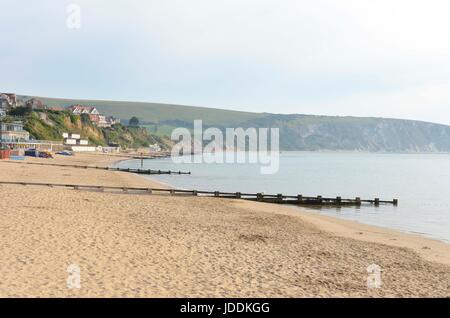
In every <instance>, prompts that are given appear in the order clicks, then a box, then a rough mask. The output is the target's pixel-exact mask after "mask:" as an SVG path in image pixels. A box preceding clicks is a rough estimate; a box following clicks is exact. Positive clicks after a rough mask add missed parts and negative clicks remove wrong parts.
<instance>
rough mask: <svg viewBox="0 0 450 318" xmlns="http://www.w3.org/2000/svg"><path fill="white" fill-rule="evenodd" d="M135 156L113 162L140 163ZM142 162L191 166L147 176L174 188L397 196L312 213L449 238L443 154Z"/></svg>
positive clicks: (447, 162)
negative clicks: (266, 171)
mask: <svg viewBox="0 0 450 318" xmlns="http://www.w3.org/2000/svg"><path fill="white" fill-rule="evenodd" d="M140 164H141V163H140V160H130V161H125V162H121V163H120V164H119V166H120V167H125V168H140ZM144 168H147V169H161V170H176V171H178V170H184V171H191V172H192V175H186V176H183V175H181V176H178V175H171V176H168V175H162V176H152V177H151V178H152V179H155V180H157V181H161V182H164V183H166V184H170V185H172V186H174V187H177V188H184V189H197V190H220V191H231V192H236V191H239V192H252V193H256V192H265V193H270V194H276V193H283V194H292V195H296V194H303V195H305V196H316V195H322V196H330V197H336V196H341V197H343V198H354V197H357V196H359V197H361V198H363V199H373V198H375V197H380V198H381V199H385V200H392V199H393V198H398V199H399V206H398V207H393V206H389V205H388V206H384V205H382V206H380V207H373V206H362V207H361V208H355V207H348V208H322V209H315V210H314V211H315V212H316V213H321V214H326V215H332V216H337V217H341V218H344V219H350V220H356V221H358V222H361V223H366V224H372V225H378V226H383V227H389V228H393V229H398V230H402V231H405V232H411V233H419V234H423V235H425V236H428V237H431V238H435V239H439V240H443V241H447V242H450V155H446V154H442V155H441V154H436V155H434V154H360V153H312V152H284V153H282V154H281V155H280V169H279V171H278V173H277V174H274V175H262V174H260V170H259V166H258V165H256V164H206V163H203V164H174V163H173V162H172V160H171V159H158V160H145V161H144Z"/></svg>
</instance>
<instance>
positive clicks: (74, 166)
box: [4, 161, 191, 175]
mask: <svg viewBox="0 0 450 318" xmlns="http://www.w3.org/2000/svg"><path fill="white" fill-rule="evenodd" d="M4 162H7V163H16V164H27V165H40V166H56V167H69V168H80V169H99V170H110V171H120V172H130V173H137V174H178V175H181V174H191V172H190V171H187V172H186V171H173V170H153V169H130V168H113V167H99V166H81V165H64V164H58V163H40V162H15V161H4Z"/></svg>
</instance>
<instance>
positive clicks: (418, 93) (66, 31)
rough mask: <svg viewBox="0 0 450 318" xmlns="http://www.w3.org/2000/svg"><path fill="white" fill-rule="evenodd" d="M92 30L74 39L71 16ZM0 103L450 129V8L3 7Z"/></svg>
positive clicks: (18, 2) (409, 2)
mask: <svg viewBox="0 0 450 318" xmlns="http://www.w3.org/2000/svg"><path fill="white" fill-rule="evenodd" d="M72 3H74V4H77V5H79V7H80V8H81V28H79V29H70V28H68V27H67V24H66V22H67V18H68V16H69V14H68V13H67V6H68V5H69V4H72ZM0 8H1V12H2V18H1V19H0V34H1V37H0V38H1V41H0V69H1V71H0V91H11V92H16V93H20V94H30V95H41V96H51V97H68V98H91V99H111V100H132V101H154V102H167V103H179V104H187V105H197V106H209V107H220V108H227V109H238V110H246V111H256V112H263V111H265V112H275V113H305V114H325V115H355V116H382V117H396V118H411V119H421V120H427V121H434V122H441V123H446V124H450V19H449V18H448V15H449V13H450V1H445V0H442V1H437V0H423V1H414V0H386V1H385V0H377V1H374V0H354V1H351V0H314V1H310V0H305V1H302V0H282V1H280V0H220V1H219V0H188V1H187V0H145V1H144V0H141V1H137V0H131V1H130V0H114V1H106V0H86V1H62V0H46V1H45V0H44V1H42V0H41V1H29V0H27V1H24V0H0Z"/></svg>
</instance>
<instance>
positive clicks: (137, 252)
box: [0, 154, 450, 297]
mask: <svg viewBox="0 0 450 318" xmlns="http://www.w3.org/2000/svg"><path fill="white" fill-rule="evenodd" d="M120 159H126V158H120V157H116V156H114V157H112V156H107V155H100V154H98V155H94V154H92V155H89V154H77V155H76V156H74V157H57V158H56V159H38V158H27V159H26V162H33V161H36V162H43V163H60V164H80V165H93V166H107V165H110V164H112V163H114V162H115V161H117V160H120ZM174 177H175V176H174ZM0 181H29V182H49V183H50V182H54V183H77V184H95V185H112V186H128V187H131V186H146V187H160V185H159V184H157V183H155V182H151V181H148V180H146V179H144V178H142V177H140V176H137V175H133V174H130V173H125V172H112V171H106V170H94V169H79V168H71V167H54V166H48V167H45V166H41V165H27V164H17V163H8V162H5V161H1V160H0ZM0 191H1V193H2V199H1V200H0V239H1V242H2V244H1V245H0V297H15V296H16V297H318V296H320V297H347V296H354V297H396V296H400V297H419V296H425V297H439V296H446V297H450V245H447V244H445V243H442V242H439V241H434V240H430V239H427V238H423V237H420V236H415V235H409V234H404V233H400V232H397V231H393V230H387V229H382V228H377V227H373V226H367V225H363V224H359V223H355V222H350V221H344V220H338V219H335V218H331V217H325V216H321V215H317V214H315V213H311V212H306V211H302V210H300V209H298V208H293V207H287V206H279V205H271V204H266V203H257V202H249V201H242V200H226V199H216V198H202V197H187V196H169V195H156V194H153V195H148V194H147V195H137V194H122V193H120V194H119V193H108V192H93V191H78V190H73V189H62V188H49V187H48V188H47V187H33V186H19V185H0ZM71 264H76V265H77V266H78V267H79V268H80V278H81V286H80V287H81V288H68V287H67V277H68V275H69V273H68V272H67V268H68V266H69V265H71ZM371 264H377V265H378V266H380V268H381V270H382V272H381V281H382V285H381V286H380V288H368V287H367V279H368V276H369V273H368V272H367V267H368V266H369V265H371Z"/></svg>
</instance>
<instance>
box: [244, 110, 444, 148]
mask: <svg viewBox="0 0 450 318" xmlns="http://www.w3.org/2000/svg"><path fill="white" fill-rule="evenodd" d="M268 117H269V118H266V119H265V120H263V121H248V122H246V123H245V125H249V126H251V125H252V124H253V125H256V126H258V125H260V124H261V125H270V126H271V127H280V147H281V149H283V150H308V151H315V150H335V151H369V152H450V126H446V125H439V124H432V123H426V122H419V121H411V120H398V119H383V118H354V117H331V116H306V115H269V116H268Z"/></svg>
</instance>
